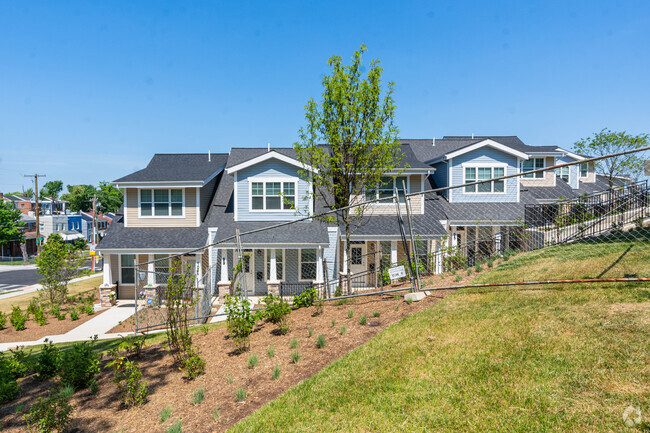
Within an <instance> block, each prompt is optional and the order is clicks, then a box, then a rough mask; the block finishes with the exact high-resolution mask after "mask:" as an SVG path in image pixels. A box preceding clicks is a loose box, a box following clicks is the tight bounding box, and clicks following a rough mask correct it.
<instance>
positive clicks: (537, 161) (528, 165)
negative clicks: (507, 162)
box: [521, 158, 544, 179]
mask: <svg viewBox="0 0 650 433" xmlns="http://www.w3.org/2000/svg"><path fill="white" fill-rule="evenodd" d="M541 168H544V158H529V159H527V160H525V161H524V163H523V165H522V168H521V171H522V172H523V173H525V174H524V176H523V177H525V178H529V179H530V178H535V179H542V178H543V177H544V172H543V171H539V172H537V173H527V172H529V171H533V170H539V169H541Z"/></svg>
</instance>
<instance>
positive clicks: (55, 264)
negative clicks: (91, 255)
mask: <svg viewBox="0 0 650 433" xmlns="http://www.w3.org/2000/svg"><path fill="white" fill-rule="evenodd" d="M84 260H85V259H84V257H83V256H82V255H81V254H80V252H79V251H77V250H74V249H72V248H70V247H69V245H66V244H65V243H64V242H63V239H61V236H59V235H57V234H53V235H50V236H49V237H48V238H47V242H45V244H43V249H42V250H41V255H40V256H39V257H38V258H37V259H36V265H37V266H38V272H39V273H40V274H41V275H42V276H43V278H41V280H40V283H41V284H42V285H43V288H42V289H41V290H42V296H44V297H46V298H47V300H48V301H49V302H50V303H51V304H52V305H60V304H61V303H63V301H64V300H65V297H66V295H67V294H68V282H69V281H70V280H71V279H73V278H75V277H77V276H79V275H81V274H82V273H83V271H82V269H81V266H82V265H83V262H84Z"/></svg>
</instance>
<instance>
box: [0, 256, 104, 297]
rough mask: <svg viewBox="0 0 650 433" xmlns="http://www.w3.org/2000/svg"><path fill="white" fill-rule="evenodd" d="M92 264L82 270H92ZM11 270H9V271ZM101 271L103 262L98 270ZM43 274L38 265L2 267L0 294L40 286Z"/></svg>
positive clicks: (85, 264) (86, 264)
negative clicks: (40, 272) (39, 271)
mask: <svg viewBox="0 0 650 433" xmlns="http://www.w3.org/2000/svg"><path fill="white" fill-rule="evenodd" d="M90 265H91V262H90V260H88V261H87V262H86V263H84V266H83V268H82V269H90ZM7 268H9V269H7ZM100 269H101V260H100V262H99V265H98V267H97V270H100ZM40 279H41V274H39V273H38V269H37V268H36V265H25V266H10V265H2V266H0V294H2V293H6V292H11V291H14V290H22V289H23V288H25V287H27V286H32V285H34V284H38V282H39V280H40Z"/></svg>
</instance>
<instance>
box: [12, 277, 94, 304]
mask: <svg viewBox="0 0 650 433" xmlns="http://www.w3.org/2000/svg"><path fill="white" fill-rule="evenodd" d="M102 275H104V273H103V272H98V273H96V274H92V275H86V276H85V277H79V278H75V279H73V280H70V282H71V283H76V282H77V281H83V280H88V279H90V278H95V277H101V276H102ZM42 288H43V286H42V285H40V284H34V285H33V286H27V287H24V288H22V289H19V290H17V291H15V292H14V291H12V292H11V293H5V294H4V295H0V299H7V298H13V297H14V296H20V295H25V294H27V293H32V292H36V291H37V290H40V289H42Z"/></svg>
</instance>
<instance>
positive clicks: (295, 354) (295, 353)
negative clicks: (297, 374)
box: [291, 350, 300, 364]
mask: <svg viewBox="0 0 650 433" xmlns="http://www.w3.org/2000/svg"><path fill="white" fill-rule="evenodd" d="M298 361H300V353H299V352H298V351H297V350H294V351H293V352H292V353H291V362H293V363H294V364H297V363H298Z"/></svg>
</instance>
